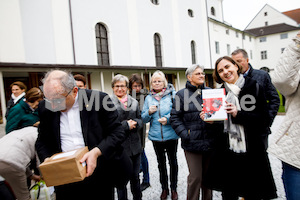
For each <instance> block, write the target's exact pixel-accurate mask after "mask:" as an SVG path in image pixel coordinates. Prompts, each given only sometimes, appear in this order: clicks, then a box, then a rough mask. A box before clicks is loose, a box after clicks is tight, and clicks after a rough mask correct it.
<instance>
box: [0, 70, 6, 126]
mask: <svg viewBox="0 0 300 200" xmlns="http://www.w3.org/2000/svg"><path fill="white" fill-rule="evenodd" d="M0 91H3V92H1V93H0V101H1V110H2V119H3V124H4V125H5V124H6V119H5V112H6V101H5V92H4V82H3V74H2V72H1V71H0Z"/></svg>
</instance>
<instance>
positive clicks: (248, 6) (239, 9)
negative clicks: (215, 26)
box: [223, 0, 300, 30]
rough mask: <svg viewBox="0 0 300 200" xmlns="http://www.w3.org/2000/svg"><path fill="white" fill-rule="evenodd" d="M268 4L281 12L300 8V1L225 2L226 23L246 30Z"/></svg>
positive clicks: (239, 0)
mask: <svg viewBox="0 0 300 200" xmlns="http://www.w3.org/2000/svg"><path fill="white" fill-rule="evenodd" d="M266 4H268V5H270V6H272V7H273V8H275V9H276V10H278V11H279V12H285V11H288V10H294V9H298V8H300V0H223V16H224V21H226V22H228V23H229V24H231V25H232V26H233V27H234V28H238V29H240V30H244V29H245V28H246V27H247V25H248V24H249V23H250V22H251V20H252V19H253V18H254V17H255V16H256V14H257V13H258V12H259V11H260V10H261V9H262V8H263V7H264V5H266Z"/></svg>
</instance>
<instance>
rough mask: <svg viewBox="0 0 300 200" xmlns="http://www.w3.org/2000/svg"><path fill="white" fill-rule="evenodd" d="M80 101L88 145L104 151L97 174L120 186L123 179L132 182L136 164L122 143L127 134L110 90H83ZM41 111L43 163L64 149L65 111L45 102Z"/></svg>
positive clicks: (39, 142)
mask: <svg viewBox="0 0 300 200" xmlns="http://www.w3.org/2000/svg"><path fill="white" fill-rule="evenodd" d="M97 97H99V98H98V99H97ZM78 102H79V107H80V108H81V105H82V110H81V111H80V119H81V126H82V132H83V138H84V142H85V145H86V146H88V148H89V150H91V149H93V148H94V147H98V148H99V149H100V150H101V152H102V156H100V157H99V158H98V163H97V168H96V169H95V172H94V174H96V175H97V176H100V177H101V179H102V180H103V179H104V181H105V180H109V181H111V180H113V182H114V183H113V184H114V185H119V182H122V183H120V184H124V182H123V181H125V182H126V181H128V177H129V175H128V173H130V170H131V167H132V166H131V165H130V164H131V163H130V161H129V157H128V156H127V155H126V154H125V153H124V150H123V147H122V146H121V144H122V143H123V141H124V140H125V139H126V137H125V133H124V131H123V128H122V125H121V123H120V121H119V120H118V112H117V111H116V109H115V107H114V104H113V103H112V101H111V100H110V98H109V96H108V95H107V94H106V93H102V92H98V91H93V90H79V92H78ZM38 112H39V117H40V125H39V135H38V139H37V142H36V150H37V153H38V156H39V158H40V160H41V162H42V161H44V159H45V158H47V157H50V156H52V155H53V154H55V153H58V152H61V151H62V150H61V141H60V113H61V112H60V111H59V112H52V111H50V110H48V109H46V108H45V101H41V102H40V103H39V108H38ZM118 173H119V174H118ZM94 174H93V175H92V176H94ZM114 176H117V177H115V178H114ZM116 179H117V180H116Z"/></svg>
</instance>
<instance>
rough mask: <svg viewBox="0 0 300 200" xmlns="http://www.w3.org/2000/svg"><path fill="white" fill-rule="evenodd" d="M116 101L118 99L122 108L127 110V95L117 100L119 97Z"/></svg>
mask: <svg viewBox="0 0 300 200" xmlns="http://www.w3.org/2000/svg"><path fill="white" fill-rule="evenodd" d="M118 99H119V101H120V102H121V103H122V104H123V106H124V107H125V108H127V102H128V97H127V95H125V96H123V97H122V98H119V97H118Z"/></svg>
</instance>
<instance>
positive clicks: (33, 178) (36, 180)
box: [30, 174, 41, 182]
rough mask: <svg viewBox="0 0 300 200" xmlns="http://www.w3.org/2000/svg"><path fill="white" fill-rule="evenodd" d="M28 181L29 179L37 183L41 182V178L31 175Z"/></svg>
mask: <svg viewBox="0 0 300 200" xmlns="http://www.w3.org/2000/svg"><path fill="white" fill-rule="evenodd" d="M30 179H31V180H34V181H35V182H38V181H40V180H41V177H40V176H39V175H36V174H32V175H31V176H30Z"/></svg>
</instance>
